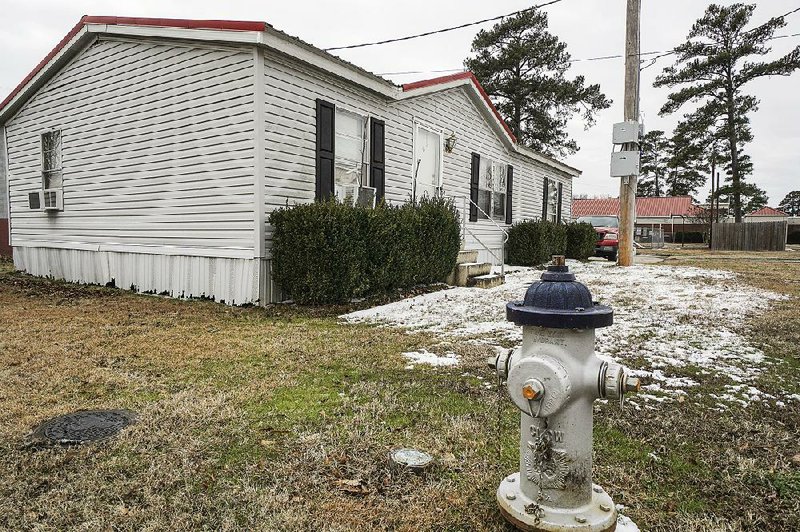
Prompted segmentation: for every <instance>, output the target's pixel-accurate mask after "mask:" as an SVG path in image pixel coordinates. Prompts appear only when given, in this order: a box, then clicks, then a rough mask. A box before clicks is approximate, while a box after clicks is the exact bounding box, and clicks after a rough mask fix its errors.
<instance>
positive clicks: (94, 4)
mask: <svg viewBox="0 0 800 532" xmlns="http://www.w3.org/2000/svg"><path fill="white" fill-rule="evenodd" d="M537 3H538V2H537ZM625 3H626V2H625V0H562V2H560V3H558V4H554V5H552V6H549V7H547V8H545V9H546V11H547V13H548V14H549V16H550V29H551V31H552V32H553V33H554V34H556V35H557V36H558V37H559V38H560V39H561V40H563V41H564V42H566V43H567V45H568V51H569V52H570V53H571V54H572V56H573V58H575V59H582V58H590V57H597V56H606V55H615V54H622V53H623V52H624V33H623V32H624V24H625V20H624V18H625V17H624V15H625ZM719 3H724V4H730V3H732V2H730V1H722V2H719ZM533 4H534V3H532V2H526V1H522V0H497V1H495V2H485V1H477V0H436V1H432V0H403V1H401V2H385V1H377V0H336V1H335V2H334V1H329V2H323V1H319V0H318V1H302V0H295V1H293V2H287V1H286V0H280V1H277V0H258V1H246V0H225V1H220V0H192V1H185V0H172V1H169V2H167V1H164V0H126V1H125V2H119V1H118V2H110V1H102V0H70V1H68V2H66V1H63V0H0V13H2V24H0V93H2V97H5V95H6V94H8V93H9V92H10V91H11V89H12V88H13V87H15V86H16V85H17V83H19V81H21V80H22V78H23V77H24V76H25V75H26V74H27V73H28V72H29V71H30V70H31V69H32V68H33V66H34V65H36V64H37V63H38V62H39V61H40V60H41V59H42V58H43V57H44V56H45V54H47V52H48V51H49V50H50V49H51V48H52V47H53V46H54V45H55V44H56V43H57V42H58V41H59V40H60V39H61V38H62V37H63V36H64V35H65V34H66V33H67V32H68V31H69V29H70V28H71V27H72V26H73V25H74V24H75V23H76V22H77V21H78V20H79V19H80V17H81V16H82V15H84V14H89V15H117V16H141V17H171V18H217V19H233V20H264V21H266V22H269V23H270V24H272V25H273V26H275V27H276V28H278V29H280V30H283V31H285V32H287V33H289V34H291V35H296V36H298V37H300V38H302V39H303V40H305V41H307V42H310V43H311V44H314V45H316V46H319V47H321V48H325V47H330V46H338V45H346V44H353V43H360V42H370V41H374V40H381V39H386V38H390V37H396V36H402V35H407V34H414V33H419V32H424V31H428V30H432V29H437V28H441V27H446V26H452V25H456V24H461V23H465V22H470V21H473V20H480V19H483V18H489V17H493V16H496V15H501V14H505V13H509V12H512V11H515V10H518V9H523V8H526V7H529V6H531V5H533ZM642 4H643V7H642V51H643V52H646V51H651V50H668V49H670V48H672V47H674V46H676V45H677V44H679V43H681V42H682V41H684V40H685V38H686V34H687V33H688V31H689V29H690V27H691V25H692V23H693V22H694V21H695V20H696V19H697V18H699V17H700V16H701V15H702V13H703V11H704V10H705V7H706V5H707V3H706V2H703V1H698V0H643V1H642ZM797 5H798V4H797V1H796V0H760V1H759V2H758V8H757V9H756V12H755V15H754V22H756V23H761V22H763V21H765V20H767V19H768V18H769V17H770V16H775V15H779V14H783V13H786V12H788V11H790V10H791V9H793V8H795V7H797ZM787 22H788V25H787V27H786V28H784V30H783V31H779V32H778V33H779V34H790V33H800V13H795V14H794V15H791V16H789V17H788V18H787ZM489 26H491V24H484V25H483V26H480V27H489ZM480 27H475V26H473V27H470V28H466V29H461V30H456V31H452V32H449V33H445V34H442V35H436V36H432V37H426V38H421V39H416V40H412V41H407V42H402V43H396V44H389V45H384V46H375V47H369V48H363V49H358V50H351V51H341V52H336V53H339V54H341V56H342V57H343V58H345V59H347V60H350V61H352V62H354V63H356V64H358V65H360V66H362V67H364V68H366V69H368V70H370V71H372V72H375V73H380V74H384V73H391V72H405V71H423V72H421V73H415V74H401V75H386V76H385V77H388V78H389V79H392V80H393V81H395V82H398V83H403V82H408V81H412V80H416V79H425V78H429V77H436V76H438V75H443V73H437V72H432V71H436V70H446V69H458V68H461V66H462V61H463V59H464V58H465V57H466V56H467V55H468V54H469V51H470V43H471V41H472V37H473V36H474V34H475V33H476V32H477V30H478V29H479V28H480ZM798 43H800V37H792V38H787V39H778V40H775V41H773V43H772V47H773V52H772V56H773V57H778V56H779V55H780V54H783V53H786V52H788V51H789V50H791V48H792V47H794V46H796V45H797V44H798ZM669 60H670V58H669V57H665V58H662V59H660V60H659V61H658V62H657V63H656V64H655V65H653V66H651V67H649V68H647V69H646V70H644V71H643V72H642V89H641V109H642V113H643V115H644V121H645V127H646V128H647V129H648V130H652V129H663V130H665V131H667V132H670V131H671V130H672V128H673V127H674V125H675V123H676V121H677V118H678V117H677V116H674V117H668V118H661V117H659V116H658V110H659V108H660V106H661V105H662V103H663V102H664V100H665V97H666V94H667V91H666V90H663V89H662V90H656V89H654V88H653V87H652V83H653V80H654V79H655V76H656V75H657V74H658V73H659V72H660V71H661V69H662V68H663V67H664V66H666V65H668V64H669ZM569 72H570V74H571V75H577V74H583V75H585V76H586V78H587V80H588V81H589V82H591V83H599V84H600V85H601V88H602V90H603V91H604V92H605V94H606V95H607V96H608V97H609V98H611V99H613V100H614V105H613V106H612V107H611V108H610V109H607V110H606V111H603V112H602V113H601V114H600V115H599V116H598V120H597V124H596V125H595V126H594V127H593V128H591V129H589V130H588V131H584V130H583V127H582V126H581V124H579V123H575V124H573V125H572V127H571V132H572V135H573V136H574V137H575V138H576V139H577V141H578V144H579V146H580V147H581V150H580V151H579V152H578V153H577V154H576V155H574V156H572V157H569V158H567V159H566V160H565V162H567V163H568V164H571V165H573V166H576V167H577V168H580V169H581V170H583V176H581V177H580V178H578V179H577V180H576V183H575V187H574V190H575V193H576V194H589V195H612V196H616V195H617V194H618V190H619V185H618V181H617V180H615V179H612V178H610V177H608V166H609V157H610V155H609V154H610V152H611V140H610V139H611V126H612V124H613V123H614V122H619V121H621V120H622V106H621V103H622V87H623V83H622V81H623V63H622V60H621V59H611V60H606V61H592V62H576V63H574V64H573V67H572V69H571V70H570V71H569ZM747 90H748V91H749V92H750V93H752V94H754V95H755V96H757V97H758V98H759V99H760V100H761V106H760V110H759V111H758V112H757V113H756V114H755V115H754V116H753V117H752V124H753V130H754V133H755V141H754V142H753V143H752V144H751V145H750V146H748V148H747V153H749V154H750V155H751V156H752V158H753V162H754V165H755V172H754V176H753V180H754V181H755V182H756V183H757V184H758V185H759V186H761V187H762V188H764V189H766V191H767V193H768V194H769V199H770V205H773V206H776V205H777V204H778V202H779V201H780V200H781V199H782V198H783V197H784V196H785V195H786V193H787V192H789V191H791V190H797V189H800V172H798V166H799V165H800V105H798V104H797V99H798V96H800V73H798V74H795V75H794V76H792V77H788V78H786V77H776V78H762V79H760V80H757V81H755V82H753V84H752V85H751V86H749V87H748V88H747ZM704 193H705V191H702V197H705V195H704Z"/></svg>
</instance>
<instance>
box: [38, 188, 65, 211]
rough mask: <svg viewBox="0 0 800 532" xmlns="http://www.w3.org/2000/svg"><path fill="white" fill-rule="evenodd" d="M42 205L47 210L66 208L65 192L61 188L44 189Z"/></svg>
mask: <svg viewBox="0 0 800 532" xmlns="http://www.w3.org/2000/svg"><path fill="white" fill-rule="evenodd" d="M42 206H43V207H44V210H46V211H62V210H64V193H63V191H61V190H60V189H49V190H43V191H42Z"/></svg>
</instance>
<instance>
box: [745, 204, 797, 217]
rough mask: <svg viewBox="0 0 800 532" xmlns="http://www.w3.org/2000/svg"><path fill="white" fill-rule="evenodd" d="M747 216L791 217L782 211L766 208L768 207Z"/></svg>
mask: <svg viewBox="0 0 800 532" xmlns="http://www.w3.org/2000/svg"><path fill="white" fill-rule="evenodd" d="M746 216H789V215H788V214H786V213H785V212H783V211H782V210H780V209H776V208H774V207H770V206H766V207H761V208H760V209H758V210H757V211H753V212H751V213H750V214H747V215H746Z"/></svg>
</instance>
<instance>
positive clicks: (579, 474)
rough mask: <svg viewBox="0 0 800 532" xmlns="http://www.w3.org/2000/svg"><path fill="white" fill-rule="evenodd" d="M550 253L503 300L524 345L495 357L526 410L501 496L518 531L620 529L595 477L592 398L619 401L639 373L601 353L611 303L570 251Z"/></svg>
mask: <svg viewBox="0 0 800 532" xmlns="http://www.w3.org/2000/svg"><path fill="white" fill-rule="evenodd" d="M553 259H554V264H553V265H551V266H548V268H547V271H546V272H544V273H543V274H542V277H541V281H537V282H535V283H533V284H532V285H531V286H530V287H529V288H528V290H527V292H526V294H525V300H524V301H516V302H511V303H508V305H507V306H506V317H507V318H508V320H510V321H513V322H514V323H515V324H517V325H522V327H523V329H522V345H521V346H520V347H519V348H517V349H516V350H514V351H513V352H512V353H510V354H501V355H499V356H498V357H497V358H493V359H491V360H490V361H489V364H490V366H492V367H493V368H494V369H495V370H496V372H497V376H498V378H499V379H500V380H501V382H502V381H505V382H506V383H507V390H508V395H509V397H510V398H511V400H512V401H513V402H514V404H515V405H516V406H517V408H519V409H520V410H521V411H522V415H521V422H520V460H519V471H518V472H515V473H513V474H511V475H509V476H508V477H506V478H505V479H503V481H502V482H501V483H500V487H499V488H498V489H497V502H498V504H499V505H500V510H501V512H502V513H503V516H504V517H505V518H506V519H507V520H508V521H509V522H511V523H512V524H513V525H515V526H516V527H517V528H519V529H521V530H535V531H540V530H542V531H563V530H570V531H586V532H600V531H613V530H614V529H615V528H616V522H617V511H616V508H615V506H614V503H613V501H612V500H611V497H610V496H609V495H608V494H607V493H606V492H605V491H604V490H603V488H601V487H600V486H598V485H596V484H593V483H592V403H593V402H594V400H595V399H598V398H606V399H611V400H618V401H620V404H621V403H622V400H623V398H624V395H625V393H627V392H632V391H637V390H638V389H639V380H638V379H636V378H634V377H631V376H629V375H627V371H626V369H625V368H624V367H622V366H620V365H619V364H616V363H613V362H606V361H604V360H601V359H600V358H598V357H597V356H596V355H595V353H594V345H595V329H597V328H598V327H607V326H609V325H611V324H612V322H613V319H614V311H613V310H612V309H611V307H608V306H604V305H599V304H596V303H594V302H593V301H592V295H591V293H590V292H589V289H588V288H587V287H586V286H585V285H583V284H582V283H579V282H577V281H576V280H575V275H574V274H573V273H570V271H569V268H568V267H567V266H565V261H564V257H561V256H556V257H553Z"/></svg>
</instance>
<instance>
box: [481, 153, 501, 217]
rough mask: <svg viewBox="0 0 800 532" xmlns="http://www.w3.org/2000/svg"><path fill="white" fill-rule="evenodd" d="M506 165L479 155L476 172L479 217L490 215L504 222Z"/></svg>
mask: <svg viewBox="0 0 800 532" xmlns="http://www.w3.org/2000/svg"><path fill="white" fill-rule="evenodd" d="M507 177H508V167H507V166H506V165H505V164H502V163H498V162H495V161H492V160H491V159H489V158H487V157H481V165H480V170H479V174H478V207H479V209H480V211H483V212H478V216H479V217H480V218H484V219H485V218H487V217H488V216H491V217H492V218H494V219H495V220H499V221H502V222H505V219H506V190H507V188H506V179H507Z"/></svg>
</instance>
